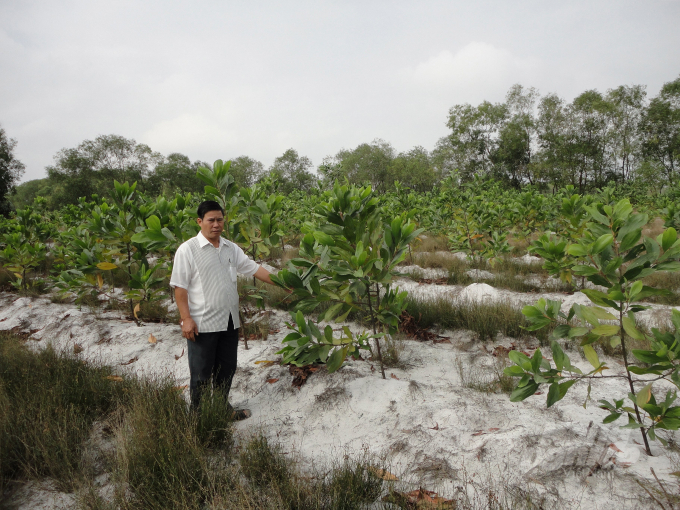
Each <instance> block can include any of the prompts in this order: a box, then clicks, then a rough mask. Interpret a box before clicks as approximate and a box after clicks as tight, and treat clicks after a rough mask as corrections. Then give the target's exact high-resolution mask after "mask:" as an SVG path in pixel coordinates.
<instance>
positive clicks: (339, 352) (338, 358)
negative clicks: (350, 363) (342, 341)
mask: <svg viewBox="0 0 680 510" xmlns="http://www.w3.org/2000/svg"><path fill="white" fill-rule="evenodd" d="M346 357H347V347H342V348H340V349H335V350H334V351H333V353H332V354H331V355H330V356H329V357H328V361H327V362H326V365H327V367H328V371H329V372H331V373H332V372H335V371H336V370H337V369H339V368H340V367H341V366H342V364H343V362H344V361H345V358H346Z"/></svg>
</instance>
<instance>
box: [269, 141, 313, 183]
mask: <svg viewBox="0 0 680 510" xmlns="http://www.w3.org/2000/svg"><path fill="white" fill-rule="evenodd" d="M310 168H312V162H311V160H310V159H309V158H308V157H307V156H300V155H299V154H298V153H297V151H296V150H295V149H288V150H287V151H286V152H284V153H283V155H281V156H279V157H278V158H276V159H275V160H274V164H273V165H272V166H270V167H269V175H271V176H272V177H273V178H275V179H276V180H277V181H278V182H279V185H280V187H279V190H280V191H281V192H282V193H285V194H288V193H290V192H291V191H293V190H301V191H308V190H310V189H312V188H313V187H314V184H315V183H316V179H315V177H314V174H312V173H311V172H310V171H309V169H310ZM263 177H264V176H263Z"/></svg>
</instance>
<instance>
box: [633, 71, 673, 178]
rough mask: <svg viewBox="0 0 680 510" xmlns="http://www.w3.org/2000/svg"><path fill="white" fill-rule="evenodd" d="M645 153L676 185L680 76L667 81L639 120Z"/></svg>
mask: <svg viewBox="0 0 680 510" xmlns="http://www.w3.org/2000/svg"><path fill="white" fill-rule="evenodd" d="M640 130H641V131H642V133H643V137H644V141H643V143H642V152H643V155H644V156H645V157H647V158H649V159H651V160H653V161H655V162H656V163H658V164H659V165H661V166H662V167H663V169H664V172H665V174H666V177H667V179H668V183H669V184H670V185H673V183H674V182H675V178H676V176H675V174H676V172H677V169H678V164H679V163H680V77H678V78H676V79H675V80H674V81H671V82H668V83H665V84H664V86H663V87H662V88H661V92H659V95H658V96H657V97H655V98H654V99H652V100H651V101H650V103H649V107H648V108H647V111H646V112H645V114H644V115H643V118H642V121H641V123H640Z"/></svg>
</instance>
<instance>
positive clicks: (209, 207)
mask: <svg viewBox="0 0 680 510" xmlns="http://www.w3.org/2000/svg"><path fill="white" fill-rule="evenodd" d="M210 211H222V214H224V209H222V206H221V205H220V204H218V203H217V202H215V201H214V200H205V201H204V202H201V203H200V204H198V209H197V210H196V214H198V217H199V218H201V219H203V216H205V215H206V213H209V212H210Z"/></svg>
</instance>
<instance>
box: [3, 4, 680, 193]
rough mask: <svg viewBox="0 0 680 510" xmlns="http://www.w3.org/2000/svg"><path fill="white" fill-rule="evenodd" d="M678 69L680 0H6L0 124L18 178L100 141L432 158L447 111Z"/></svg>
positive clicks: (196, 151) (204, 155) (197, 151)
mask: <svg viewBox="0 0 680 510" xmlns="http://www.w3.org/2000/svg"><path fill="white" fill-rule="evenodd" d="M679 74H680V1H677V0H645V1H625V0H613V1H599V0H587V1H570V0H561V1H546V0H542V1H538V0H536V1H511V0H493V1H491V0H489V1H480V0H477V1H475V2H472V1H470V0H466V1H454V0H447V1H434V0H432V1H430V0H419V1H400V0H390V1H377V0H376V1H373V0H362V1H347V0H346V1H323V0H314V1H296V0H288V1H285V2H284V1H279V2H275V1H256V0H251V1H245V0H244V1H234V0H231V1H229V0H215V1H201V0H193V1H188V0H187V1H172V0H159V1H144V0H136V1H125V0H116V1H111V0H106V1H97V0H87V1H81V0H61V1H59V2H56V1H53V0H51V1H48V0H44V1H32V0H0V124H1V125H2V127H3V128H4V129H5V131H6V133H7V135H8V136H9V137H11V138H15V139H16V140H17V141H18V146H17V148H16V151H15V153H16V155H17V156H18V158H19V159H20V160H21V161H22V162H23V163H24V164H25V165H26V173H25V175H24V176H23V180H24V181H26V180H30V179H37V178H41V177H44V176H45V175H46V173H45V167H46V166H48V165H50V164H51V163H52V161H53V157H54V155H55V153H56V152H57V151H59V150H60V149H62V148H64V147H76V146H77V145H78V144H80V143H81V142H82V141H83V140H88V139H94V138H95V137H97V136H98V135H102V134H118V135H122V136H124V137H126V138H133V139H135V140H136V141H137V142H141V143H146V144H148V145H149V146H150V147H151V148H152V149H154V150H156V151H159V152H161V153H163V154H165V155H167V154H169V153H171V152H181V153H183V154H186V155H187V156H189V157H190V158H191V159H192V160H197V159H200V160H203V161H209V162H212V161H213V160H215V159H217V158H222V159H227V158H230V157H236V156H239V155H248V156H251V157H253V158H255V159H258V160H260V161H262V162H263V163H264V165H265V167H268V166H269V165H271V163H272V162H273V161H274V158H276V157H277V156H280V155H281V154H283V152H284V151H285V150H286V149H289V148H291V147H292V148H294V149H296V150H297V151H298V152H299V153H300V154H301V155H305V156H307V157H309V158H311V160H312V162H313V163H314V164H315V165H319V164H320V163H321V161H322V159H323V157H324V156H327V155H332V154H335V153H337V152H338V150H339V149H341V148H348V149H349V148H354V147H356V146H357V145H359V144H360V143H364V142H370V141H372V140H373V139H375V138H382V139H384V140H386V141H388V142H390V143H392V145H393V146H394V147H395V148H396V149H397V150H398V151H406V150H409V149H411V148H412V147H414V146H416V145H422V146H424V147H425V148H427V149H428V150H432V149H433V148H434V146H435V143H436V142H437V140H438V139H439V138H440V137H442V136H444V135H446V134H447V128H446V120H447V112H448V109H449V108H450V107H451V106H453V105H454V104H461V103H471V104H478V103H479V102H481V101H483V100H489V101H494V102H496V101H503V99H504V97H505V94H506V92H507V90H508V89H509V88H510V86H511V85H513V84H514V83H520V84H522V85H524V86H527V87H531V86H533V87H536V88H537V89H538V90H539V92H540V93H541V94H546V93H549V92H554V93H557V94H558V95H560V96H561V97H563V98H565V99H567V100H571V99H573V98H574V97H575V96H576V95H578V94H580V93H581V92H583V91H585V90H588V89H597V90H600V91H602V92H605V91H606V90H607V89H608V88H613V87H617V86H619V85H624V84H625V85H632V84H644V85H647V90H648V93H649V96H654V95H656V94H657V93H658V91H659V89H660V87H661V86H662V85H663V83H665V82H668V81H671V80H673V79H675V78H676V77H678V75H679Z"/></svg>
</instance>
